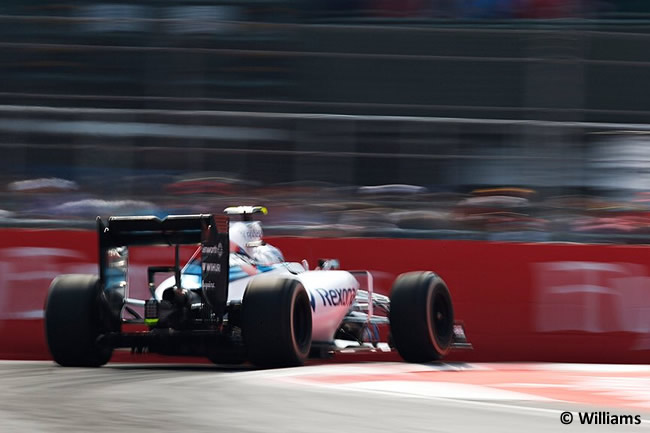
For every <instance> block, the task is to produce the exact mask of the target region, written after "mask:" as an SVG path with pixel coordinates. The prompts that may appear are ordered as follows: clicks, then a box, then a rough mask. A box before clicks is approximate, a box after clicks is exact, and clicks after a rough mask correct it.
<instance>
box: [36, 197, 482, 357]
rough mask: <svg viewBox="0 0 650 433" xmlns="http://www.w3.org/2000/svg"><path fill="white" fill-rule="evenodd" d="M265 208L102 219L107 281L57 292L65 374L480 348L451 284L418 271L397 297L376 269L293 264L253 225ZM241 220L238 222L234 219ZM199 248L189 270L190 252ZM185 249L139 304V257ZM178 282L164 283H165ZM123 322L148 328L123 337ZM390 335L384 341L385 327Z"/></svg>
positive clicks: (85, 280) (50, 333)
mask: <svg viewBox="0 0 650 433" xmlns="http://www.w3.org/2000/svg"><path fill="white" fill-rule="evenodd" d="M265 213H266V209H265V208H264V207H260V206H238V207H233V208H227V209H226V210H225V214H226V217H221V218H220V217H216V216H214V215H179V216H168V217H167V218H165V219H162V220H160V219H158V218H155V217H111V218H109V219H108V223H107V224H106V225H105V224H104V223H103V221H102V220H101V219H100V218H98V219H97V227H98V235H99V275H98V276H95V275H61V276H59V277H57V278H56V279H55V280H54V281H53V282H52V284H51V286H50V290H49V293H48V297H47V300H46V308H45V328H46V329H45V330H46V337H47V342H48V346H49V349H50V352H51V354H52V356H53V358H54V360H55V361H56V362H57V363H58V364H60V365H63V366H100V365H103V364H105V363H106V362H108V361H109V360H110V358H111V355H112V352H113V349H115V348H131V349H132V350H133V351H135V352H143V351H146V352H153V353H160V354H167V355H176V356H178V355H188V356H206V357H208V358H209V359H210V360H212V361H213V362H215V363H217V364H223V363H243V362H247V361H248V362H251V363H252V364H254V365H257V366H294V365H301V364H303V363H304V362H305V361H306V360H307V358H309V357H328V356H331V355H332V354H334V353H336V352H339V351H343V350H345V351H347V352H350V351H353V352H354V351H390V350H392V349H393V348H395V349H397V351H398V352H399V354H400V355H401V356H402V357H403V358H404V359H405V360H407V361H411V362H428V361H433V360H438V359H441V358H442V357H444V356H445V355H446V354H447V352H448V351H449V350H450V349H453V348H469V347H471V346H470V345H469V343H467V340H466V338H465V331H464V328H463V326H462V324H461V323H459V322H455V321H454V313H453V305H452V300H451V295H450V293H449V289H448V288H447V285H446V284H445V282H444V281H443V280H442V279H441V278H440V277H439V276H437V275H436V274H434V273H433V272H428V271H426V272H410V273H406V274H402V275H400V276H399V277H398V278H397V279H396V280H395V282H394V284H393V287H392V290H391V294H390V297H387V296H383V295H379V294H376V293H374V292H373V279H372V275H371V274H370V273H369V272H367V271H344V270H340V269H338V268H339V266H338V261H336V260H320V261H319V263H318V266H317V267H316V268H315V269H310V268H309V264H308V263H307V262H306V261H304V260H303V261H302V263H293V262H286V261H285V260H284V258H283V256H282V253H281V252H280V251H279V250H278V249H277V248H275V247H273V246H271V245H269V244H267V243H265V242H264V240H263V233H262V226H261V224H260V222H259V221H254V220H253V217H254V216H255V215H258V214H265ZM230 218H233V219H238V221H233V222H230V221H229V219H230ZM187 244H196V245H198V248H197V250H196V252H195V253H194V255H193V256H192V257H191V258H190V260H189V261H188V262H187V263H186V264H185V265H184V266H182V267H181V265H180V262H179V245H187ZM138 245H161V246H162V245H166V246H171V247H173V248H175V261H174V263H173V264H170V265H169V266H150V267H149V268H148V282H149V291H150V294H151V296H150V298H149V299H146V300H141V299H133V298H131V297H129V287H128V281H129V278H128V248H129V247H131V246H138ZM161 273H163V274H164V273H166V274H173V276H169V277H168V278H167V279H165V280H164V281H163V282H162V283H160V284H156V283H155V276H156V275H157V274H161ZM124 324H143V325H146V330H138V331H129V332H127V331H124V330H123V329H122V328H123V325H124ZM382 325H383V326H384V327H386V326H387V327H388V328H389V330H390V332H389V335H388V336H387V338H384V340H385V341H380V340H382V338H381V334H382V333H381V332H380V331H379V330H380V327H382Z"/></svg>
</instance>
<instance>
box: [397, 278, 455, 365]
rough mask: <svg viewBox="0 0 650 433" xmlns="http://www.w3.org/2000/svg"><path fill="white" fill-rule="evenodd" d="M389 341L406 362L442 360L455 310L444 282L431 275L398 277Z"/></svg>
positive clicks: (447, 349) (446, 348) (449, 339)
mask: <svg viewBox="0 0 650 433" xmlns="http://www.w3.org/2000/svg"><path fill="white" fill-rule="evenodd" d="M389 318H390V327H391V337H392V342H393V344H394V345H395V347H396V348H397V351H398V352H399V354H400V355H401V356H402V358H404V360H406V361H408V362H430V361H435V360H439V359H442V358H443V357H444V356H445V355H446V354H447V352H449V348H450V347H451V343H452V338H453V335H454V334H453V330H454V309H453V305H452V302H451V295H450V294H449V289H448V288H447V285H446V284H445V282H444V281H443V280H442V278H440V277H439V276H437V275H436V274H434V273H433V272H409V273H407V274H402V275H400V276H399V277H398V278H397V280H395V283H394V284H393V288H392V291H391V294H390V314H389Z"/></svg>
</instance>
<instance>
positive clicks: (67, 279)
mask: <svg viewBox="0 0 650 433" xmlns="http://www.w3.org/2000/svg"><path fill="white" fill-rule="evenodd" d="M101 295H102V287H101V284H100V281H99V278H98V277H97V276H95V275H77V274H73V275H61V276H59V277H57V278H55V279H54V281H52V284H51V285H50V290H49V293H48V295H47V300H46V301H45V336H46V338H47V345H48V347H49V349H50V353H51V354H52V357H53V358H54V361H55V362H56V363H57V364H60V365H62V366H64V367H99V366H102V365H104V364H106V363H107V362H108V360H109V359H110V358H111V355H112V354H113V349H111V348H109V347H102V346H100V345H98V344H97V337H99V335H100V334H101V333H102V332H105V331H106V329H105V328H106V326H105V325H104V323H105V317H106V314H105V310H104V309H103V308H102V305H101V299H102V297H101Z"/></svg>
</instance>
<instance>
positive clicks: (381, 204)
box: [0, 173, 650, 243]
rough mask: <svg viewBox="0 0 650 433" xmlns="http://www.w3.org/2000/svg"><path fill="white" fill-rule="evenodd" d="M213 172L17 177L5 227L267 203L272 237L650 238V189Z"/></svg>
mask: <svg viewBox="0 0 650 433" xmlns="http://www.w3.org/2000/svg"><path fill="white" fill-rule="evenodd" d="M213 174H214V173H213ZM205 175H206V177H196V174H193V175H169V174H149V175H144V174H140V175H134V176H130V177H128V176H127V177H122V178H119V179H116V178H113V177H105V178H88V179H87V181H86V183H85V184H83V183H77V182H73V181H69V180H66V179H61V178H37V179H28V180H20V181H11V182H8V183H6V185H5V191H4V192H3V193H2V197H3V200H2V203H3V204H4V209H0V224H2V225H5V226H7V225H9V226H23V227H34V226H39V227H43V226H46V227H77V228H92V227H94V218H95V217H96V216H102V217H107V216H109V215H157V216H159V217H164V216H166V215H168V214H186V213H219V212H221V211H222V210H223V209H224V208H226V207H227V206H230V205H235V204H264V205H267V206H268V207H269V209H270V213H269V215H268V216H266V217H263V223H264V226H265V230H266V232H267V234H274V235H295V236H301V235H302V236H319V237H337V236H355V237H356V236H371V237H407V238H436V239H468V240H496V241H525V242H544V241H559V242H563V241H569V242H570V241H575V242H614V243H647V239H648V235H650V193H642V192H637V193H631V194H629V196H628V197H627V198H621V199H618V200H614V199H612V198H609V199H608V198H604V196H603V195H601V196H599V195H595V194H588V193H587V192H586V191H585V190H580V189H576V190H575V191H574V194H566V192H567V190H566V189H562V190H561V191H559V190H557V189H553V188H546V189H538V190H535V189H531V188H522V187H488V188H474V189H471V188H466V191H465V192H460V191H443V190H441V189H440V188H437V187H431V188H427V187H424V186H419V185H406V184H389V185H373V186H340V185H334V184H327V183H323V182H289V183H278V184H271V185H268V184H262V183H260V182H254V181H244V180H240V179H237V178H234V177H224V176H210V175H209V174H208V173H206V174H205ZM560 192H562V193H564V195H558V194H559V193H560Z"/></svg>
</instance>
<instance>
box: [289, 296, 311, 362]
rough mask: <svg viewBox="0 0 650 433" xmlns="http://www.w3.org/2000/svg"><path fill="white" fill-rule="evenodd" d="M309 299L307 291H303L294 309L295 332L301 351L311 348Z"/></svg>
mask: <svg viewBox="0 0 650 433" xmlns="http://www.w3.org/2000/svg"><path fill="white" fill-rule="evenodd" d="M309 309H310V307H309V300H308V299H307V294H306V293H301V294H299V295H298V297H297V299H296V305H295V307H294V309H293V332H294V336H295V339H296V345H297V346H298V349H299V350H300V351H301V352H306V351H307V350H308V349H309V347H308V346H309V341H310V338H311V315H310V314H309V312H310V311H309Z"/></svg>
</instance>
